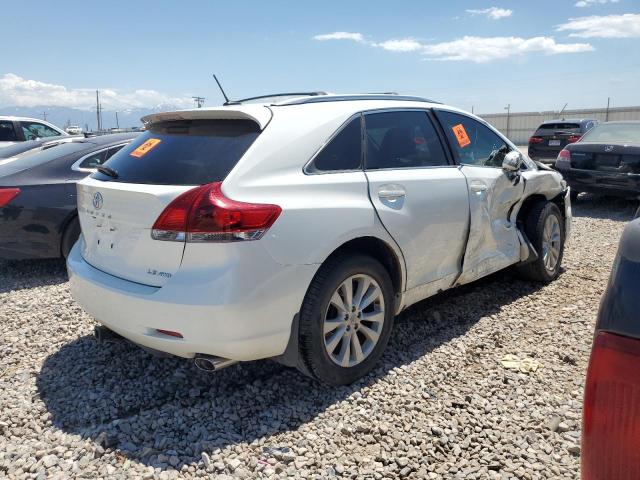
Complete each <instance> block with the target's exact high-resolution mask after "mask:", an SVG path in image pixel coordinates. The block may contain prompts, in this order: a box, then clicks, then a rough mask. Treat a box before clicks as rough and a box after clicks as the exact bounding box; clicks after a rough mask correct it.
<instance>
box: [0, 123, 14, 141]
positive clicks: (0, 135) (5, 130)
mask: <svg viewBox="0 0 640 480" xmlns="http://www.w3.org/2000/svg"><path fill="white" fill-rule="evenodd" d="M17 140H18V137H17V136H16V131H15V129H14V128H13V122H11V121H7V120H0V142H15V141H17Z"/></svg>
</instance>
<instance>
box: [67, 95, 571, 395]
mask: <svg viewBox="0 0 640 480" xmlns="http://www.w3.org/2000/svg"><path fill="white" fill-rule="evenodd" d="M143 120H144V122H145V124H146V126H147V131H146V132H145V133H144V134H142V135H141V136H140V137H139V138H138V139H136V140H135V141H134V142H132V143H131V144H130V145H129V146H127V147H125V148H123V149H122V150H120V152H118V153H117V154H116V155H114V156H113V157H112V158H111V159H109V160H108V161H107V162H106V163H105V164H104V165H102V166H101V167H100V168H99V169H100V171H99V172H97V173H95V174H93V175H91V176H90V177H88V178H86V179H85V180H83V181H81V182H80V183H79V184H78V210H79V216H80V223H81V226H82V236H81V238H80V240H79V241H78V243H76V245H75V246H74V248H73V250H72V252H71V253H70V255H69V258H68V270H69V276H70V282H71V289H72V292H73V295H74V297H75V299H76V300H77V301H78V302H79V303H80V304H81V305H82V306H83V308H84V309H85V310H86V311H87V312H89V313H90V314H91V315H93V316H94V317H95V318H96V319H97V320H98V321H99V322H100V323H102V324H103V325H105V326H106V327H108V329H111V330H112V331H114V332H116V333H117V334H119V335H121V336H123V337H126V338H127V339H129V340H131V341H132V342H135V343H137V344H139V345H141V346H144V347H146V348H149V349H153V350H159V351H162V352H167V353H170V354H173V355H178V356H181V357H186V358H194V357H195V359H196V364H197V365H199V366H200V367H201V368H205V369H212V370H213V369H215V368H219V367H221V366H225V365H228V364H230V363H233V362H235V361H247V360H256V359H262V358H275V359H277V360H279V361H281V362H282V363H284V364H287V365H290V366H295V367H298V368H299V369H300V370H302V371H303V372H305V373H307V374H309V375H311V376H313V377H315V378H317V379H319V380H320V381H322V382H325V383H327V384H331V385H338V384H346V383H350V382H353V381H354V380H356V379H357V378H359V377H361V376H362V375H364V374H366V373H367V372H368V371H369V370H371V369H372V368H373V366H374V365H375V363H376V362H377V361H378V359H379V358H380V356H381V355H382V353H383V350H384V348H385V347H386V345H387V342H388V339H389V335H390V334H391V329H392V326H393V321H394V317H395V316H396V314H398V313H399V312H400V311H401V310H403V309H405V308H407V307H408V306H409V305H411V304H413V303H416V302H418V301H420V300H422V299H424V298H427V297H429V296H432V295H434V294H436V293H438V292H440V291H443V290H446V289H448V288H452V287H455V286H457V285H462V284H466V283H469V282H472V281H474V280H476V279H478V278H481V277H483V276H486V275H488V274H490V273H493V272H496V271H498V270H501V269H504V268H506V267H509V266H512V265H517V266H519V268H520V270H521V271H522V272H523V273H524V274H526V275H527V276H528V277H529V278H532V279H534V280H538V281H542V282H550V281H552V280H553V279H555V278H556V277H557V275H558V273H559V270H560V262H561V260H562V254H563V247H564V242H565V239H566V238H567V235H568V233H569V227H570V220H571V206H570V200H569V191H568V189H567V188H566V185H565V183H564V182H563V180H562V177H561V176H560V175H559V174H558V173H557V172H555V171H553V170H551V169H548V168H545V167H543V166H538V165H536V164H535V163H534V162H533V161H531V160H530V159H529V158H527V157H525V156H523V155H522V154H521V153H520V152H519V151H518V150H517V148H516V147H515V146H514V145H513V144H512V143H511V142H510V141H509V140H507V139H506V138H505V137H503V136H502V135H501V134H500V133H499V132H498V131H496V130H495V129H494V128H492V127H491V126H490V125H488V124H487V123H486V122H484V121H483V120H481V119H479V118H478V117H475V116H473V115H470V114H468V113H465V112H463V111H460V110H458V109H455V108H452V107H448V106H445V105H442V104H438V103H435V102H432V101H429V100H424V99H420V98H415V97H402V96H397V95H322V96H308V97H298V98H293V99H291V98H289V99H287V100H284V101H280V102H275V103H268V104H267V103H264V104H259V103H258V104H255V103H254V104H242V103H241V102H240V103H239V102H230V103H229V104H227V106H222V107H217V108H201V109H195V110H187V111H178V112H169V113H158V114H152V115H149V116H147V117H145V118H144V119H143Z"/></svg>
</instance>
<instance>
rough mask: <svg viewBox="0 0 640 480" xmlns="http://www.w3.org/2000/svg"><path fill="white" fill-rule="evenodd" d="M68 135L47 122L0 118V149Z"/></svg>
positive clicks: (30, 119) (35, 119) (24, 118)
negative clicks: (19, 143)
mask: <svg viewBox="0 0 640 480" xmlns="http://www.w3.org/2000/svg"><path fill="white" fill-rule="evenodd" d="M61 135H63V136H64V135H68V133H67V132H65V131H64V130H62V129H61V128H58V127H56V126H55V125H52V124H51V123H49V122H45V121H43V120H38V119H37V118H27V117H7V116H0V148H2V147H7V146H9V145H13V144H14V143H16V142H24V141H27V140H38V139H41V138H48V137H58V136H61Z"/></svg>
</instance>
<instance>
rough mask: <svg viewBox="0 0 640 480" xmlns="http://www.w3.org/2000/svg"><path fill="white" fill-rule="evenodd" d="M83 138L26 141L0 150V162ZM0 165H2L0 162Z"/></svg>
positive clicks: (80, 136) (81, 136)
mask: <svg viewBox="0 0 640 480" xmlns="http://www.w3.org/2000/svg"><path fill="white" fill-rule="evenodd" d="M83 138H85V137H84V136H83V135H69V136H66V137H53V139H52V138H51V137H47V138H39V139H37V140H26V141H24V142H18V143H14V144H13V145H9V146H7V147H2V148H0V160H4V159H7V158H11V157H15V156H16V155H20V154H21V153H24V152H26V151H28V150H33V149H36V148H50V147H53V146H56V145H58V144H60V143H65V142H73V141H76V140H81V139H83ZM0 165H2V162H1V161H0Z"/></svg>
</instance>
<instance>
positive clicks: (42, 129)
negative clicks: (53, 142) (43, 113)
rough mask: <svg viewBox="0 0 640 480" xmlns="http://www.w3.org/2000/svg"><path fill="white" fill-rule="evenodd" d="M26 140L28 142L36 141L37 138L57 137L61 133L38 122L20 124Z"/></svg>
mask: <svg viewBox="0 0 640 480" xmlns="http://www.w3.org/2000/svg"><path fill="white" fill-rule="evenodd" d="M20 126H21V127H22V131H23V132H24V138H25V139H27V140H35V139H36V138H45V137H57V136H59V135H60V132H58V131H56V130H54V129H53V128H51V127H48V126H46V125H44V124H42V123H38V122H20Z"/></svg>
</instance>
